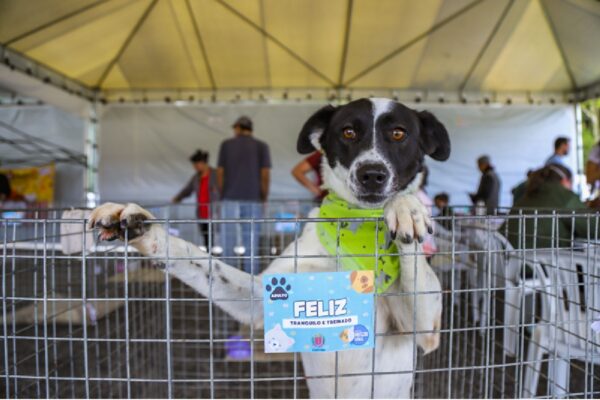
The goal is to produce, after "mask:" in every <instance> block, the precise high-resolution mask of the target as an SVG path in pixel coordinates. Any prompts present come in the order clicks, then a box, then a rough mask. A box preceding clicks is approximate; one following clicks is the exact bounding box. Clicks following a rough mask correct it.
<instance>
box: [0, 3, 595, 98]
mask: <svg viewBox="0 0 600 400" xmlns="http://www.w3.org/2000/svg"><path fill="white" fill-rule="evenodd" d="M598 38H600V3H599V2H598V1H594V0H419V1H413V0H377V1H371V0H328V1H321V0H28V1H20V0H2V1H0V43H2V45H3V46H2V48H3V49H4V53H5V54H4V56H5V57H3V58H4V61H5V62H7V63H9V64H10V65H11V66H15V65H16V66H17V67H20V68H22V69H24V70H28V71H29V72H30V73H36V72H38V71H39V69H38V68H33V67H31V66H28V62H29V61H30V60H33V62H34V63H35V64H42V65H44V66H47V67H49V69H52V70H55V71H56V72H58V73H59V74H60V75H64V76H65V77H66V78H67V79H69V80H71V81H72V82H75V83H76V84H79V85H80V86H81V87H82V88H84V89H90V90H93V91H95V93H96V95H98V96H100V97H101V98H102V97H103V98H108V99H120V98H122V99H123V100H135V99H138V100H140V99H148V98H150V99H152V98H161V99H163V98H164V97H167V96H168V97H170V99H172V100H175V99H178V98H183V99H186V100H187V99H190V98H191V96H194V99H197V98H202V97H203V96H207V94H208V96H210V95H213V93H220V92H226V93H229V92H231V93H230V94H231V96H233V97H234V98H235V96H239V97H240V98H246V97H250V98H259V96H264V95H267V96H268V95H269V93H273V91H277V90H284V91H286V93H287V92H289V94H286V95H283V96H284V97H285V96H288V95H289V96H292V97H293V96H295V91H302V96H304V97H303V98H305V97H306V96H307V93H306V91H307V90H309V91H312V92H309V94H308V96H309V97H310V96H311V93H313V94H312V95H313V96H314V98H317V97H319V96H323V95H325V97H327V96H329V95H330V94H328V93H329V92H328V91H333V92H334V93H335V94H336V95H337V96H353V97H358V96H360V95H364V94H369V93H372V92H376V91H387V93H392V91H394V92H398V93H404V92H407V91H409V92H411V96H412V98H414V97H415V94H414V93H413V92H415V91H416V92H417V94H416V96H421V95H420V94H419V93H425V94H428V95H429V96H430V97H431V96H434V97H432V98H434V99H436V100H437V99H438V98H439V97H443V96H446V97H447V98H449V97H456V95H457V94H458V96H459V97H458V98H460V97H461V96H465V98H466V99H468V97H469V93H478V94H481V93H483V94H485V95H486V96H492V99H493V96H495V95H498V94H507V93H509V94H514V96H515V97H517V98H518V95H517V94H520V95H522V96H530V95H535V94H539V93H552V94H554V95H555V96H556V95H557V94H558V96H559V97H558V99H560V96H561V95H562V96H565V97H563V99H566V95H567V94H569V93H576V92H578V91H581V90H583V89H585V88H590V87H594V86H595V85H597V83H598V81H599V80H600V52H599V51H598V50H597V40H598ZM23 56H24V57H25V60H26V61H24V62H20V63H19V62H16V61H15V60H16V59H18V58H19V57H23ZM40 75H43V73H42V72H41V73H40ZM40 78H42V79H43V78H44V76H40ZM228 91H229V92H228ZM378 93H379V92H378ZM213 96H214V95H213ZM399 97H400V98H402V95H399ZM412 98H411V99H412ZM480 98H481V97H480ZM558 99H557V100H558Z"/></svg>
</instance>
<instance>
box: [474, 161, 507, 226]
mask: <svg viewBox="0 0 600 400" xmlns="http://www.w3.org/2000/svg"><path fill="white" fill-rule="evenodd" d="M477 167H478V168H479V171H480V172H481V179H480V181H479V187H478V188H477V193H470V194H469V196H470V197H471V201H472V202H473V205H475V206H478V205H480V204H483V205H484V206H485V210H486V213H487V215H494V213H495V211H496V209H497V208H498V204H499V200H500V178H498V175H497V174H496V171H495V170H494V167H493V166H492V163H491V161H490V157H489V156H481V157H479V158H478V159H477Z"/></svg>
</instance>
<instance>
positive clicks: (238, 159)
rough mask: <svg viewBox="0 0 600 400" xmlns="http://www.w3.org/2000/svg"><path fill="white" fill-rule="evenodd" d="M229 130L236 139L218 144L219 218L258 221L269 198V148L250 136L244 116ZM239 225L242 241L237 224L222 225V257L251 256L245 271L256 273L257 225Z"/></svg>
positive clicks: (249, 121)
mask: <svg viewBox="0 0 600 400" xmlns="http://www.w3.org/2000/svg"><path fill="white" fill-rule="evenodd" d="M232 128H233V131H234V134H235V136H234V137H233V138H231V139H227V140H225V141H224V142H223V143H221V148H220V150H219V161H218V167H217V181H218V184H219V188H220V191H221V199H222V203H221V215H222V217H223V218H224V219H240V218H241V219H249V218H260V217H261V215H262V203H263V202H266V201H267V198H268V196H269V183H270V182H269V181H270V170H271V156H270V154H269V146H268V145H267V144H266V143H264V142H262V141H260V140H258V139H256V138H254V137H253V135H252V134H253V124H252V120H251V119H250V118H248V117H246V116H242V117H239V118H238V119H237V120H236V121H235V122H234V124H233V126H232ZM240 225H241V229H240V232H241V240H240V237H239V235H238V228H239V227H238V224H228V223H223V224H222V235H221V236H222V237H221V240H222V246H223V256H224V257H234V256H235V255H236V253H237V255H243V256H244V257H248V256H250V257H248V258H244V261H243V267H244V270H245V271H246V272H248V273H256V272H258V261H257V260H255V256H256V254H257V253H258V251H257V250H258V243H259V236H260V224H258V223H254V224H251V223H249V222H245V223H242V224H240ZM252 227H254V229H252ZM252 238H253V240H252Z"/></svg>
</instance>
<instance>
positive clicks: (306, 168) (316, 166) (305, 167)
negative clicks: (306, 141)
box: [292, 151, 327, 203]
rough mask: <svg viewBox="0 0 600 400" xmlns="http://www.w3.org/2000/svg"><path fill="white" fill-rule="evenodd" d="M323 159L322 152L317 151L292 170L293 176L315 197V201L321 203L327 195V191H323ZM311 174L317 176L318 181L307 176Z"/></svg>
mask: <svg viewBox="0 0 600 400" xmlns="http://www.w3.org/2000/svg"><path fill="white" fill-rule="evenodd" d="M322 159H323V157H322V154H321V152H320V151H315V152H314V153H312V154H311V155H309V156H308V157H306V158H305V159H304V160H302V161H300V162H299V163H298V164H296V166H295V167H294V168H293V169H292V176H293V177H294V178H296V180H297V181H298V182H299V183H300V184H301V185H302V186H304V187H305V188H307V189H308V191H309V192H311V193H312V194H313V195H314V200H315V202H317V203H320V202H321V200H323V198H324V197H325V196H326V195H327V191H325V190H323V189H321V185H322V184H323V178H322V176H321V160H322ZM310 172H313V173H314V174H315V177H316V179H315V180H314V181H312V180H310V179H309V177H307V176H306V175H307V174H308V173H310Z"/></svg>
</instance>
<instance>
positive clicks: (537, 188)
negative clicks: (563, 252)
mask: <svg viewBox="0 0 600 400" xmlns="http://www.w3.org/2000/svg"><path fill="white" fill-rule="evenodd" d="M571 182H572V174H571V171H570V170H569V169H568V168H567V167H565V166H564V165H560V164H550V165H546V166H545V167H543V168H541V169H539V170H537V171H534V172H532V174H531V175H530V177H529V179H528V180H527V187H526V191H525V194H524V195H523V196H522V197H521V198H519V199H517V200H515V203H514V204H513V207H512V208H511V211H510V214H511V215H518V214H520V213H523V214H526V215H527V214H529V215H531V214H535V213H536V211H537V213H538V214H543V213H544V210H545V211H546V212H545V214H548V213H550V212H552V211H558V212H559V213H560V212H563V214H564V213H565V212H567V214H571V213H572V212H573V211H576V212H583V213H585V212H592V210H591V209H589V208H587V207H586V205H585V204H583V203H582V202H581V200H579V197H578V196H577V195H576V194H575V193H573V192H572V191H571ZM522 221H523V220H519V219H514V218H510V219H508V220H507V221H506V222H505V223H504V225H503V226H501V227H500V229H499V232H500V233H502V234H505V235H506V236H507V239H508V240H509V242H510V243H511V244H512V245H513V247H514V248H516V249H520V248H528V249H531V248H534V245H535V248H537V249H544V248H552V247H556V246H557V245H558V246H559V247H563V246H570V245H571V235H572V233H574V236H575V237H581V238H594V237H595V233H593V232H596V226H595V224H596V222H595V221H596V218H592V219H588V218H587V217H579V218H578V217H577V216H576V214H575V215H568V216H565V217H557V218H552V217H548V216H540V217H538V218H526V219H524V221H525V222H524V225H525V226H522V224H523V222H522ZM588 223H589V229H588ZM523 230H524V235H523ZM534 233H535V234H534ZM523 238H524V239H525V241H524V243H523ZM534 240H535V243H534ZM523 244H524V245H525V247H523Z"/></svg>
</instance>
